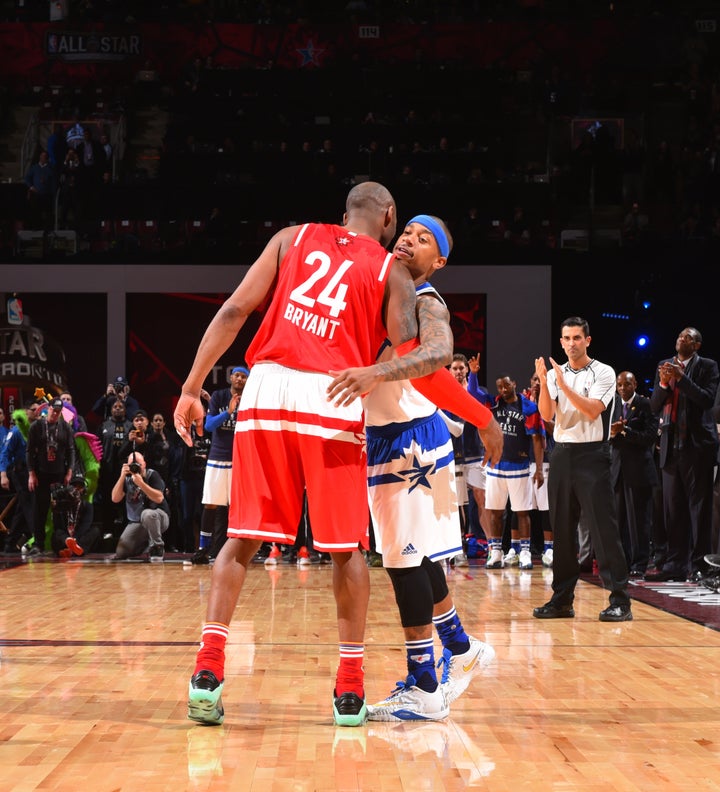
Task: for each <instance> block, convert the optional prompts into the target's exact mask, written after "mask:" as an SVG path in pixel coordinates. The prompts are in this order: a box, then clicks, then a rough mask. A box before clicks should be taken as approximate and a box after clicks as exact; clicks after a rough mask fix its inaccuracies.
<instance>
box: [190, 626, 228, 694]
mask: <svg viewBox="0 0 720 792" xmlns="http://www.w3.org/2000/svg"><path fill="white" fill-rule="evenodd" d="M228 633H229V628H228V626H227V624H220V623H219V622H208V623H207V624H206V625H205V626H204V627H203V631H202V642H201V643H200V649H199V650H198V653H197V659H196V661H195V671H194V672H193V675H195V674H197V672H198V671H202V670H203V669H204V670H207V671H212V672H213V674H215V676H216V677H217V678H218V681H219V682H222V681H223V679H225V644H226V643H227V638H228Z"/></svg>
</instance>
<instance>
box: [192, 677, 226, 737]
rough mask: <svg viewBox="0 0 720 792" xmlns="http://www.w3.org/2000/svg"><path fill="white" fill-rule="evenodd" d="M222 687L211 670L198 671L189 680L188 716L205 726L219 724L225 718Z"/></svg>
mask: <svg viewBox="0 0 720 792" xmlns="http://www.w3.org/2000/svg"><path fill="white" fill-rule="evenodd" d="M222 689H223V683H222V682H218V679H217V677H216V676H215V674H213V672H212V671H206V670H201V671H198V672H197V674H195V676H193V678H192V679H191V680H190V687H189V690H188V718H190V720H194V721H197V722H198V723H204V724H205V725H206V726H219V725H220V724H221V723H222V722H223V721H224V720H225V710H224V709H223V705H222V698H221V697H220V696H221V694H222Z"/></svg>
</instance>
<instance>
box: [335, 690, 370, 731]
mask: <svg viewBox="0 0 720 792" xmlns="http://www.w3.org/2000/svg"><path fill="white" fill-rule="evenodd" d="M333 720H334V721H335V725H336V726H362V725H363V723H365V721H366V720H367V707H366V706H365V699H361V698H360V696H358V694H357V693H342V694H340V695H339V696H334V699H333Z"/></svg>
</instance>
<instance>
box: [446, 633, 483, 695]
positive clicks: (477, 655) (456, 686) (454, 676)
mask: <svg viewBox="0 0 720 792" xmlns="http://www.w3.org/2000/svg"><path fill="white" fill-rule="evenodd" d="M468 638H470V648H469V649H468V650H467V652H464V653H463V654H460V655H454V654H451V653H450V650H449V649H443V653H442V657H441V658H440V660H438V664H437V667H438V668H440V667H441V666H442V676H441V678H440V687H441V688H442V689H443V691H444V693H445V699H446V701H447V703H448V704H452V703H453V701H455V699H456V698H458V696H460V695H462V693H464V692H465V690H466V689H467V686H468V685H469V684H470V680H471V679H472V678H473V676H474V675H475V674H476V673H477V672H478V671H480V670H481V669H483V668H485V666H487V665H490V663H492V661H493V660H494V659H495V650H494V649H493V648H492V646H490V644H487V643H483V642H482V641H479V640H478V639H477V638H473V637H472V636H471V635H469V636H468Z"/></svg>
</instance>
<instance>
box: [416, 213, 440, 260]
mask: <svg viewBox="0 0 720 792" xmlns="http://www.w3.org/2000/svg"><path fill="white" fill-rule="evenodd" d="M410 223H420V225H424V226H425V228H427V229H428V230H429V231H431V232H432V235H433V236H434V237H435V241H436V242H437V246H438V248H439V250H440V255H441V256H443V257H444V258H447V257H448V256H449V255H450V242H449V241H448V238H447V234H446V233H445V231H443V227H442V226H441V225H440V223H438V221H437V220H433V218H432V217H430V215H415V217H413V219H412V220H409V221H408V225H410Z"/></svg>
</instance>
